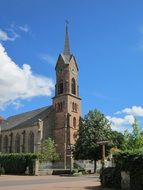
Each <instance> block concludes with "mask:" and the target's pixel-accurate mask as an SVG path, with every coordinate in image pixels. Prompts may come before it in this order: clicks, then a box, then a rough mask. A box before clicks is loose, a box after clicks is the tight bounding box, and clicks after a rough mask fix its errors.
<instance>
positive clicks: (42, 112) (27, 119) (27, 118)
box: [1, 106, 52, 131]
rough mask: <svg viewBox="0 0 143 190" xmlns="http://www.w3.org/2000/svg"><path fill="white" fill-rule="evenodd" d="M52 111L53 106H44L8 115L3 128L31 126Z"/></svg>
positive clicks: (2, 125)
mask: <svg viewBox="0 0 143 190" xmlns="http://www.w3.org/2000/svg"><path fill="white" fill-rule="evenodd" d="M51 111H52V106H46V107H42V108H39V109H36V110H32V111H29V112H25V113H21V114H18V115H14V116H11V117H8V118H7V119H6V120H5V121H4V122H3V123H2V124H1V130H2V131H3V130H10V129H13V128H20V127H29V126H31V125H34V124H36V122H38V119H44V118H45V117H46V116H48V114H49V113H50V112H51Z"/></svg>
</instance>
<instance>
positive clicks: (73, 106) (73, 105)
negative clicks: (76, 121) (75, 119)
mask: <svg viewBox="0 0 143 190" xmlns="http://www.w3.org/2000/svg"><path fill="white" fill-rule="evenodd" d="M72 111H74V102H72Z"/></svg>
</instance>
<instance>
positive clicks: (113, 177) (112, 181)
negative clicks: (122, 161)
mask: <svg viewBox="0 0 143 190" xmlns="http://www.w3.org/2000/svg"><path fill="white" fill-rule="evenodd" d="M100 180H101V185H102V186H103V187H111V188H120V187H121V171H120V169H119V168H115V167H108V168H104V169H103V170H102V171H101V174H100Z"/></svg>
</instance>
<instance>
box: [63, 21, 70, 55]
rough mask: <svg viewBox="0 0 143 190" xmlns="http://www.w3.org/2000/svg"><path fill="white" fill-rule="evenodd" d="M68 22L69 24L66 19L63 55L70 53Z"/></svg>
mask: <svg viewBox="0 0 143 190" xmlns="http://www.w3.org/2000/svg"><path fill="white" fill-rule="evenodd" d="M68 24H69V22H68V20H67V19H66V34H65V43H64V52H63V54H64V55H70V45H69V35H68Z"/></svg>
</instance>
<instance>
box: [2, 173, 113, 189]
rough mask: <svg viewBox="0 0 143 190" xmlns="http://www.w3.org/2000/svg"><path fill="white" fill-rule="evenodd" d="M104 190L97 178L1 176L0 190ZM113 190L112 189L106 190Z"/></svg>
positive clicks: (92, 176)
mask: <svg viewBox="0 0 143 190" xmlns="http://www.w3.org/2000/svg"><path fill="white" fill-rule="evenodd" d="M67 189H69V190H103V189H102V188H100V182H99V179H98V177H97V176H94V175H90V176H83V177H61V176H0V190H67ZM104 190H111V189H104Z"/></svg>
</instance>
